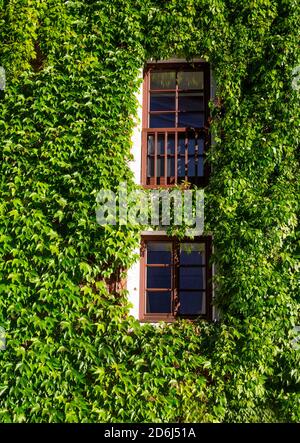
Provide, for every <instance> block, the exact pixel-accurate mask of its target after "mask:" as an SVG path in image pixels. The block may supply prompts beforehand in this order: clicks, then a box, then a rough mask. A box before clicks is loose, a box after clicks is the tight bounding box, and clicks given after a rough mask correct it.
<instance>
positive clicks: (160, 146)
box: [157, 134, 165, 154]
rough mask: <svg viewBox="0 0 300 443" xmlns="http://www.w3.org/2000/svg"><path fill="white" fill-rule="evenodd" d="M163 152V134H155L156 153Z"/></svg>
mask: <svg viewBox="0 0 300 443" xmlns="http://www.w3.org/2000/svg"><path fill="white" fill-rule="evenodd" d="M164 153H165V134H158V136H157V154H164Z"/></svg>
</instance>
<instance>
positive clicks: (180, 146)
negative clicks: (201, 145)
mask: <svg viewBox="0 0 300 443" xmlns="http://www.w3.org/2000/svg"><path fill="white" fill-rule="evenodd" d="M184 153H185V135H182V134H180V135H179V137H178V154H184Z"/></svg>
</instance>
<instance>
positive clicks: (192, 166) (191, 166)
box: [188, 157, 196, 177]
mask: <svg viewBox="0 0 300 443" xmlns="http://www.w3.org/2000/svg"><path fill="white" fill-rule="evenodd" d="M188 176H189V177H195V176H196V166H195V157H189V159H188Z"/></svg>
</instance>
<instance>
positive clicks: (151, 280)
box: [147, 267, 171, 289]
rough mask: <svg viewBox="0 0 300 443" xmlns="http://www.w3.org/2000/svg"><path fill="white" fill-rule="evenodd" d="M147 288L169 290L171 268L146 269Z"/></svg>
mask: <svg viewBox="0 0 300 443" xmlns="http://www.w3.org/2000/svg"><path fill="white" fill-rule="evenodd" d="M147 288H153V289H154V288H164V289H165V288H166V289H170V288H171V268H151V267H150V268H147Z"/></svg>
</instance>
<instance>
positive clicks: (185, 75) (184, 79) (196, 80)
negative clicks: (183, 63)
mask: <svg viewBox="0 0 300 443" xmlns="http://www.w3.org/2000/svg"><path fill="white" fill-rule="evenodd" d="M177 82H178V88H179V89H203V72H200V71H190V72H178V74H177Z"/></svg>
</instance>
